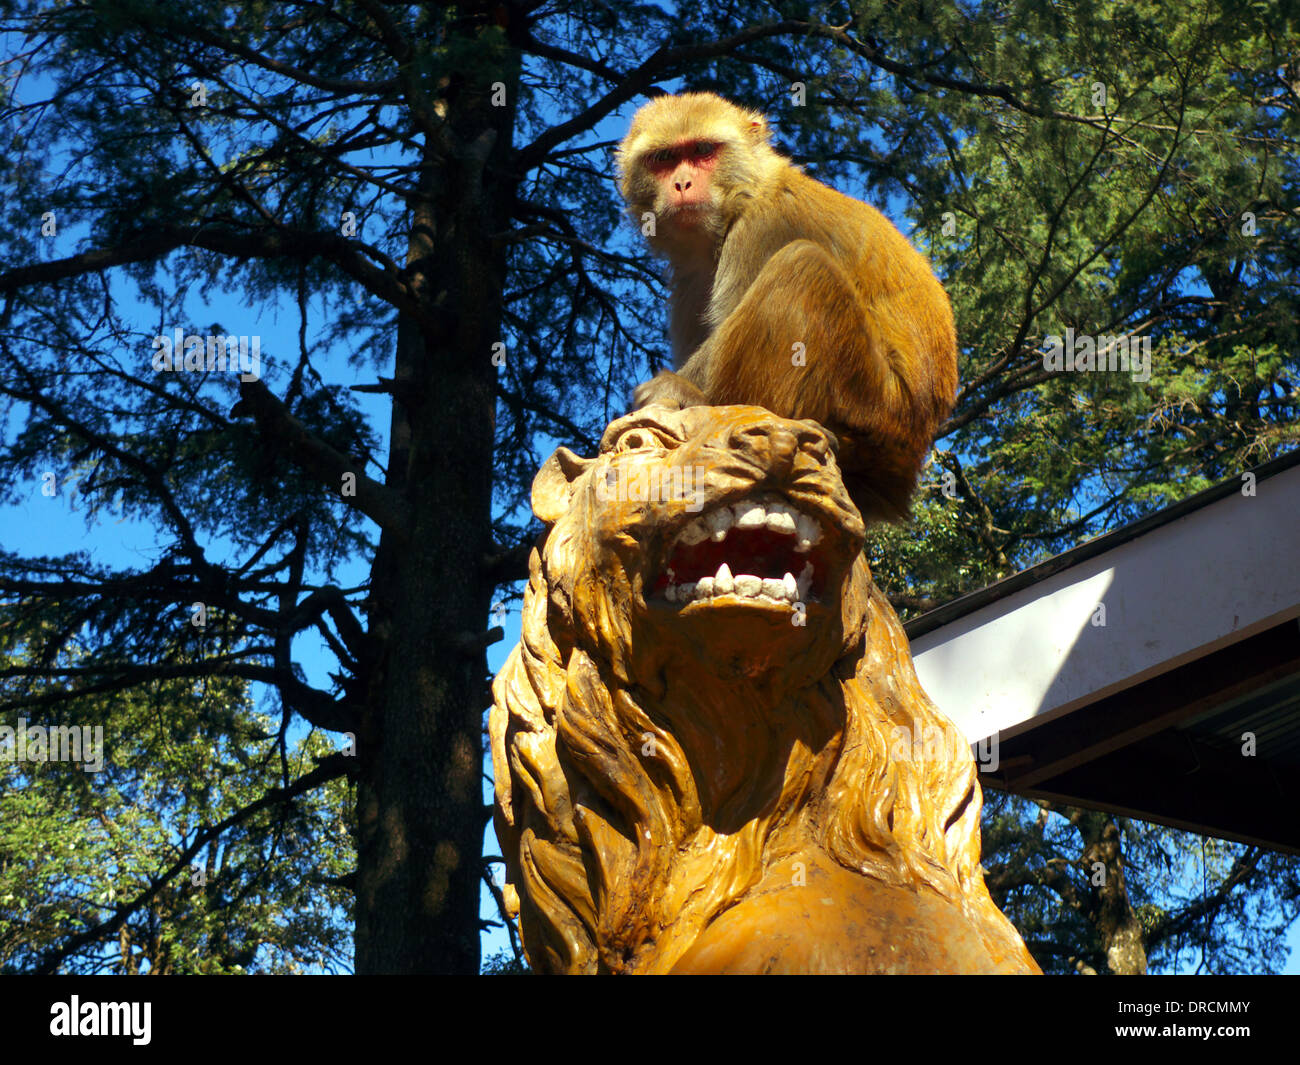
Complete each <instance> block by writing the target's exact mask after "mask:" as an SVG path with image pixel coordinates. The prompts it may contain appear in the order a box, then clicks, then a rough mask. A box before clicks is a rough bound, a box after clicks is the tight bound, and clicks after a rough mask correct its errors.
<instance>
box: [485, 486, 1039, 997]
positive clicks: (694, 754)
mask: <svg viewBox="0 0 1300 1065" xmlns="http://www.w3.org/2000/svg"><path fill="white" fill-rule="evenodd" d="M599 475H601V467H600V463H599V462H597V464H596V465H595V467H593V469H592V470H590V471H588V472H587V473H585V474H583V476H584V477H594V476H599ZM590 528H591V526H590V523H589V522H588V521H586V520H584V519H583V515H582V514H581V513H577V514H571V515H566V516H564V517H562V518H560V520H558V521H557V522H556V523H555V524H554V525H553V527H552V528H550V529H549V531H548V532H547V533H546V534H545V535H544V536H543V538H542V540H541V541H540V542H539V545H538V546H537V547H536V548H535V549H534V550H533V553H532V556H531V559H530V567H529V569H530V572H529V581H528V585H527V589H526V592H525V598H524V605H523V615H522V631H521V640H520V643H519V645H518V646H517V647H516V648H515V649H514V651H513V652H512V653H511V655H510V656H509V659H508V661H507V662H506V664H505V666H504V667H503V669H502V670H501V672H500V673H499V675H498V677H497V679H496V682H495V684H494V687H493V692H494V697H495V706H494V708H493V712H492V716H491V727H490V731H491V741H492V752H493V760H494V764H495V768H496V798H497V821H496V824H497V833H498V837H499V838H500V841H501V844H502V848H503V853H504V855H505V859H506V864H507V900H508V904H509V905H510V906H512V907H515V908H517V912H518V916H519V920H520V925H521V931H522V935H523V939H524V944H525V947H526V949H527V952H528V956H529V958H530V961H531V962H532V964H533V965H534V966H535V967H537V968H540V969H543V970H546V971H551V972H599V971H666V970H667V969H669V968H671V966H672V963H673V962H674V961H675V960H676V959H677V958H679V957H680V956H681V955H682V954H683V953H684V952H685V951H686V950H687V949H688V948H689V946H690V941H691V938H692V937H693V936H694V935H695V934H696V932H698V930H699V929H701V928H703V927H705V926H707V925H708V923H709V922H710V920H711V919H712V918H713V917H715V916H716V915H718V914H719V913H721V912H722V911H724V910H725V909H726V908H728V907H729V906H731V905H733V904H734V903H735V902H736V901H737V900H738V899H740V898H741V897H742V896H744V895H745V893H746V892H747V891H749V890H750V889H751V888H752V887H753V886H754V885H755V884H756V883H757V882H758V880H759V878H760V876H761V875H762V872H763V869H764V864H765V862H766V861H773V860H776V859H778V858H779V857H781V856H782V855H786V856H788V855H789V854H790V853H791V852H792V851H793V850H795V849H796V848H798V847H799V846H807V845H809V844H811V845H813V846H816V847H819V848H820V849H821V850H822V851H823V852H824V854H826V855H828V856H830V858H831V859H833V861H834V862H836V863H838V864H839V865H840V866H843V867H844V868H845V869H848V870H852V871H855V872H859V873H864V874H866V875H867V876H868V877H870V878H874V879H876V880H878V881H880V882H883V883H886V884H892V885H902V886H908V887H917V886H923V887H924V888H926V889H929V890H932V891H934V892H937V893H938V894H940V895H942V896H943V897H945V898H946V899H948V900H950V901H952V902H953V903H955V904H956V905H958V906H959V907H961V908H963V909H964V910H965V912H966V913H967V914H968V915H970V916H971V917H972V918H974V919H975V920H976V921H977V922H979V921H983V923H986V924H987V923H988V922H989V921H990V920H991V921H992V923H993V924H995V925H1004V926H1005V927H1006V929H1007V930H1008V931H1009V932H1010V931H1011V930H1010V926H1009V925H1007V924H1006V922H1005V918H1003V917H1002V915H1001V914H1000V913H999V912H998V911H997V909H996V907H994V905H993V903H992V901H991V899H990V898H989V896H988V893H987V890H986V889H985V887H984V882H983V877H982V875H981V872H980V867H979V854H980V852H979V847H980V842H979V816H980V806H981V794H980V787H979V783H978V780H977V777H976V772H975V765H974V761H973V758H972V756H971V752H970V750H969V748H968V747H967V746H965V744H964V743H962V742H957V743H947V744H941V745H939V746H937V747H931V748H930V749H927V751H926V757H923V758H908V757H902V758H900V757H893V756H891V752H893V753H897V737H898V736H900V735H904V736H911V737H922V736H931V735H935V734H942V735H944V736H953V735H954V734H955V731H954V726H953V725H952V724H951V723H950V722H949V721H948V720H947V719H946V718H944V717H943V716H942V715H941V714H940V713H939V712H938V710H937V709H936V708H935V707H934V706H933V704H932V703H931V702H930V700H929V699H928V698H927V697H926V696H925V694H924V691H923V690H922V689H921V687H920V684H919V682H918V681H917V679H916V674H915V671H914V669H913V666H912V661H911V656H910V653H909V648H908V643H907V638H906V635H905V634H904V632H903V630H902V626H901V625H900V623H899V621H898V618H897V616H896V615H895V613H894V611H893V609H892V608H891V607H890V605H889V603H888V601H887V600H886V599H885V598H884V596H883V595H882V594H881V592H880V591H879V590H878V589H877V588H876V587H875V585H874V584H873V583H872V582H871V578H870V573H869V571H868V569H867V564H866V561H865V558H864V557H863V556H862V555H860V554H859V555H858V556H857V559H856V561H855V562H854V563H853V570H852V576H851V579H850V580H849V581H847V582H846V585H847V587H848V589H849V594H854V595H857V596H858V598H859V600H860V602H859V606H858V608H857V609H856V611H846V612H845V618H846V627H845V631H844V632H843V644H842V653H840V655H839V657H838V660H837V661H835V663H834V666H833V668H831V669H830V670H829V671H826V672H825V673H824V675H822V676H820V677H818V678H815V679H814V680H813V681H812V682H811V683H809V684H807V685H804V686H801V687H798V688H796V689H795V690H794V691H792V692H791V693H789V695H787V696H786V697H785V698H784V699H783V701H782V704H781V705H780V706H779V707H778V714H779V715H780V717H781V719H782V720H784V721H786V722H789V723H790V728H791V729H792V730H793V731H792V734H791V735H789V736H788V737H787V738H786V742H783V743H782V744H780V745H779V749H764V747H765V745H768V746H771V747H773V748H776V747H777V746H778V745H777V744H775V743H774V742H773V739H772V734H769V733H768V732H766V731H765V730H763V729H755V728H748V729H740V728H737V727H736V725H735V721H736V719H737V717H738V714H737V707H735V706H728V705H714V706H709V705H704V706H695V707H692V713H690V714H688V715H683V714H681V713H680V712H678V713H675V712H674V710H673V708H672V707H671V706H666V705H664V704H662V703H661V702H659V701H658V700H657V698H656V695H655V690H656V685H655V684H654V683H653V682H652V680H651V678H649V677H647V676H644V675H642V672H641V666H642V663H641V662H639V660H638V649H637V647H636V646H635V642H634V641H633V640H632V634H631V632H630V631H629V628H628V624H627V621H626V614H625V612H624V611H621V610H620V609H618V608H617V604H616V603H615V602H613V599H612V593H611V587H617V581H616V580H610V579H609V577H608V572H607V571H609V570H611V569H612V570H613V571H617V570H618V567H619V565H620V563H619V560H618V559H617V558H616V557H612V556H611V554H610V553H609V552H608V551H604V550H602V549H601V548H600V545H599V544H598V543H597V541H596V539H595V538H594V537H593V536H592V535H591V532H590ZM651 751H652V752H653V755H654V756H653V757H647V756H646V755H647V754H648V753H650V752H651ZM705 767H708V771H706V769H705ZM1012 935H1014V933H1013V932H1012ZM1021 949H1023V948H1021Z"/></svg>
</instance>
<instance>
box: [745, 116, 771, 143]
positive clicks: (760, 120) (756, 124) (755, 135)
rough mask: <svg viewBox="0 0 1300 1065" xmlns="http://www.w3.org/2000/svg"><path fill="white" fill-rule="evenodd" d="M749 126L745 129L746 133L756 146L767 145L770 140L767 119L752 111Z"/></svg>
mask: <svg viewBox="0 0 1300 1065" xmlns="http://www.w3.org/2000/svg"><path fill="white" fill-rule="evenodd" d="M748 118H749V125H748V126H746V127H745V133H746V134H748V136H749V139H750V140H751V141H753V142H754V143H756V144H766V143H767V142H768V140H769V135H768V132H767V119H766V118H764V117H763V116H762V115H760V114H759V113H758V112H757V111H751V112H750V113H749V115H748Z"/></svg>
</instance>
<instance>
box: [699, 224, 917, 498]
mask: <svg viewBox="0 0 1300 1065" xmlns="http://www.w3.org/2000/svg"><path fill="white" fill-rule="evenodd" d="M926 298H928V293H916V294H910V293H906V292H902V293H898V294H897V295H894V296H893V297H892V298H884V297H882V298H880V299H877V300H875V301H874V302H871V303H868V302H867V300H866V299H865V298H864V296H863V294H862V292H861V290H860V289H859V288H858V287H857V286H856V285H855V284H854V283H853V281H852V279H851V278H850V277H849V275H848V273H847V272H846V271H845V270H844V269H843V267H841V266H840V265H839V263H838V262H837V261H836V260H835V259H834V258H833V257H832V256H831V255H830V254H829V253H828V252H826V251H825V250H824V249H823V248H821V247H820V246H819V245H817V244H814V243H812V242H811V241H807V240H800V241H794V242H792V243H790V244H787V245H786V246H785V247H783V248H782V249H781V250H780V251H779V252H777V253H776V254H775V255H773V256H772V258H771V259H769V260H768V262H767V264H766V265H765V266H764V267H763V269H762V270H761V271H760V272H759V275H758V277H757V278H755V280H754V283H753V284H752V285H751V286H750V287H749V289H748V290H747V291H746V293H745V295H744V297H743V298H742V299H741V301H740V303H739V304H738V305H737V306H736V308H735V310H733V311H732V312H731V314H729V315H728V316H727V318H726V319H725V320H724V321H723V322H722V324H721V325H720V326H719V327H718V329H717V330H716V331H715V332H714V333H713V334H712V335H711V336H710V337H709V339H708V340H707V341H705V343H704V344H703V345H701V347H700V349H699V350H698V351H697V352H696V353H695V354H694V355H692V356H691V358H690V359H689V360H688V361H687V363H686V365H685V366H683V367H682V371H681V372H682V373H683V374H685V375H687V376H690V377H693V378H694V379H695V380H697V381H700V382H701V383H702V387H703V390H704V392H705V393H706V394H707V395H708V397H709V401H710V402H711V403H714V404H717V405H722V404H728V403H752V404H756V405H758V406H761V407H766V408H768V409H769V410H771V411H773V412H774V413H776V414H780V415H782V416H784V417H795V418H811V419H813V420H814V421H817V422H821V423H822V424H823V425H825V426H826V427H827V428H829V429H831V430H832V431H834V432H835V433H836V434H837V435H839V437H840V442H841V445H842V447H841V452H840V465H841V466H842V467H843V469H844V473H845V479H846V482H849V481H861V482H862V483H861V485H859V487H858V489H857V490H854V497H855V499H860V500H861V502H859V506H860V507H862V509H863V510H864V513H866V512H870V513H871V514H873V515H878V516H889V517H897V516H899V515H901V514H904V513H906V507H907V499H908V497H909V496H910V494H911V492H912V489H913V487H914V486H915V483H916V475H917V472H918V471H919V468H920V464H921V461H922V459H923V457H924V455H925V452H926V450H927V449H928V448H929V446H930V442H931V435H930V434H931V433H932V431H933V428H934V426H933V425H931V424H929V419H928V417H927V416H926V413H925V412H926V409H927V408H928V405H929V404H930V401H931V396H930V392H931V391H933V387H934V386H933V384H932V382H931V376H932V374H931V370H930V367H929V365H928V359H929V358H930V355H929V352H928V350H927V349H926V347H925V343H924V338H923V337H922V336H921V335H920V333H919V331H918V325H917V317H918V315H923V313H924V310H925V305H924V300H925V299H926ZM927 390H929V391H927ZM918 401H919V402H920V404H921V405H920V406H918ZM850 488H851V490H853V489H854V485H852V484H851V485H850Z"/></svg>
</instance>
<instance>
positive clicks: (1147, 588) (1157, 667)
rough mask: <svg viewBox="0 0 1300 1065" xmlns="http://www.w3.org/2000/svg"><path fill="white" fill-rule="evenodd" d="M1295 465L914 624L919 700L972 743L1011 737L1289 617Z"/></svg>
mask: <svg viewBox="0 0 1300 1065" xmlns="http://www.w3.org/2000/svg"><path fill="white" fill-rule="evenodd" d="M1298 459H1300V453H1296V452H1292V453H1290V454H1288V455H1284V456H1282V457H1281V458H1279V459H1275V460H1273V461H1272V462H1269V463H1266V464H1265V465H1264V466H1261V467H1260V468H1259V469H1258V471H1256V474H1257V476H1256V479H1255V482H1254V493H1255V494H1254V495H1243V494H1242V485H1243V483H1244V482H1243V481H1241V480H1239V481H1235V482H1225V483H1224V484H1222V485H1218V486H1216V487H1214V488H1211V489H1209V490H1207V491H1206V492H1203V493H1200V494H1199V495H1198V496H1195V497H1193V498H1192V499H1189V500H1184V501H1183V502H1181V503H1179V504H1177V505H1176V506H1174V507H1170V508H1168V509H1167V510H1165V511H1161V512H1160V513H1158V514H1154V515H1151V516H1150V517H1149V518H1146V519H1143V520H1142V521H1140V522H1137V523H1135V524H1133V525H1131V526H1126V527H1125V528H1123V529H1119V530H1116V531H1115V532H1113V533H1108V534H1106V535H1105V536H1103V537H1099V538H1098V539H1097V540H1094V541H1090V542H1089V543H1087V544H1084V545H1081V546H1080V547H1079V548H1075V549H1074V550H1073V551H1070V552H1066V553H1065V554H1064V555H1058V556H1056V558H1055V559H1049V560H1048V561H1047V562H1045V563H1043V564H1041V565H1040V566H1036V567H1034V568H1033V569H1031V570H1026V571H1025V572H1024V573H1020V574H1016V575H1015V576H1014V577H1012V578H1008V579H1007V580H1006V581H1001V582H999V583H998V584H997V585H993V586H991V587H990V588H988V589H982V590H981V591H980V592H977V593H972V595H970V596H965V597H963V598H962V599H960V600H956V601H954V602H953V603H950V604H946V605H945V606H944V607H941V608H940V609H939V610H937V611H932V612H931V613H930V614H927V615H923V616H922V617H920V618H917V619H916V620H915V621H914V622H912V623H910V624H909V626H908V628H909V631H910V632H912V634H913V635H914V639H913V640H912V654H913V657H914V658H915V661H916V671H917V674H918V676H919V677H920V680H921V683H922V685H923V686H924V687H925V690H926V691H927V692H928V693H929V695H930V697H931V698H932V699H933V700H934V701H935V703H936V704H937V705H938V706H939V708H940V709H941V710H942V711H943V712H944V713H945V714H946V715H947V716H948V717H949V718H951V719H952V721H953V722H954V723H955V724H956V725H958V727H960V728H961V729H962V731H963V732H965V734H966V736H967V738H968V739H970V740H971V741H972V742H974V741H976V740H979V739H982V738H984V737H986V736H991V735H993V734H994V733H1000V734H1001V735H1003V736H1004V737H1007V736H1013V735H1015V734H1016V733H1019V732H1023V731H1025V730H1026V729H1028V728H1031V727H1033V726H1035V725H1037V724H1040V723H1043V722H1046V721H1049V720H1052V719H1054V718H1057V717H1060V716H1061V715H1064V714H1068V713H1070V712H1071V711H1073V710H1076V709H1079V708H1080V707H1082V706H1086V705H1088V704H1089V703H1093V702H1095V701H1097V700H1098V699H1101V698H1104V697H1106V696H1108V695H1112V694H1114V693H1115V692H1118V691H1122V690H1123V689H1125V688H1128V687H1131V686H1132V685H1134V684H1137V683H1139V682H1141V681H1144V680H1147V679H1149V678H1151V677H1154V676H1158V675H1159V674H1161V673H1164V672H1167V671H1169V670H1171V669H1174V668H1176V667H1178V666H1180V665H1183V664H1184V663H1186V662H1189V661H1192V660H1194V659H1197V658H1200V657H1202V656H1203V655H1206V654H1208V653H1210V652H1212V651H1216V650H1218V649H1220V648H1222V647H1226V646H1229V645H1231V644H1233V643H1236V642H1237V641H1239V640H1243V639H1245V638H1247V637H1249V636H1252V635H1254V634H1256V633H1258V632H1261V631H1263V630H1265V629H1269V628H1272V627H1273V626H1275V625H1277V624H1279V623H1281V622H1285V621H1287V620H1288V619H1290V618H1295V617H1300V552H1298V550H1297V549H1298V547H1300V462H1297V460H1298ZM1112 542H1113V543H1114V544H1115V546H1107V545H1108V544H1110V543H1112ZM1074 556H1078V560H1077V561H1075V560H1074ZM981 600H983V601H984V602H983V604H982V605H980V601H981ZM968 601H969V602H968ZM927 619H928V620H927ZM949 619H950V620H949Z"/></svg>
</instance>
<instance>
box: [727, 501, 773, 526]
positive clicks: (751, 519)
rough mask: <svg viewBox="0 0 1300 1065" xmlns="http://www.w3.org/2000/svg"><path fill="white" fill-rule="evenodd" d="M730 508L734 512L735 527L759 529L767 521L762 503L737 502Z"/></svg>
mask: <svg viewBox="0 0 1300 1065" xmlns="http://www.w3.org/2000/svg"><path fill="white" fill-rule="evenodd" d="M732 509H733V510H734V511H735V512H736V528H737V529H761V528H762V527H763V526H764V525H765V524H766V522H767V511H766V510H764V509H763V504H762V503H737V504H736V505H735V507H733V508H732Z"/></svg>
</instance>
